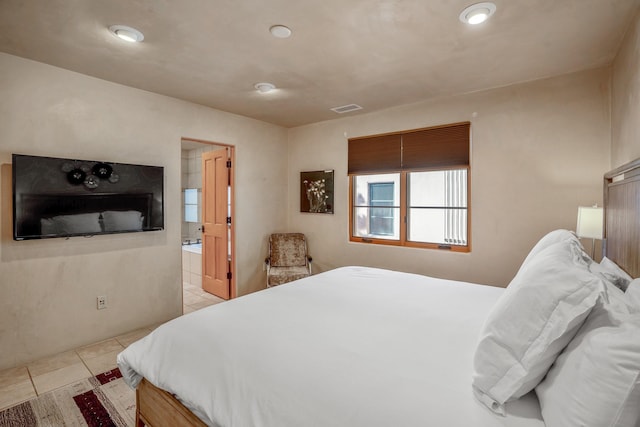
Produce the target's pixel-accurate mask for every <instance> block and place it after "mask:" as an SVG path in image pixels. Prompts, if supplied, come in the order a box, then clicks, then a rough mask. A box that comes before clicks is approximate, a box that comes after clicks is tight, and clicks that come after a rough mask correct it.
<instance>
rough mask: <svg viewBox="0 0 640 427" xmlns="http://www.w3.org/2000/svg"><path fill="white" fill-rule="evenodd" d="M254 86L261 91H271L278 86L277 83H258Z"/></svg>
mask: <svg viewBox="0 0 640 427" xmlns="http://www.w3.org/2000/svg"><path fill="white" fill-rule="evenodd" d="M253 87H255V88H256V89H257V90H258V92H260V93H267V92H271V91H272V90H274V89H275V88H276V87H275V85H273V84H271V83H256V84H255V85H253Z"/></svg>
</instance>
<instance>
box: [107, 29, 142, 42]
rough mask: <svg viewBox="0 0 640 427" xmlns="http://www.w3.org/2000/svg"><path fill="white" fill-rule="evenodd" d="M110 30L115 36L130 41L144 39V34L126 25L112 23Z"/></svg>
mask: <svg viewBox="0 0 640 427" xmlns="http://www.w3.org/2000/svg"><path fill="white" fill-rule="evenodd" d="M109 31H111V33H112V34H113V35H114V36H116V37H118V38H119V39H121V40H124V41H127V42H129V43H137V42H141V41H142V40H144V35H143V34H142V33H141V32H140V31H138V30H136V29H135V28H131V27H127V26H126V25H112V26H110V27H109Z"/></svg>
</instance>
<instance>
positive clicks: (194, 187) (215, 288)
mask: <svg viewBox="0 0 640 427" xmlns="http://www.w3.org/2000/svg"><path fill="white" fill-rule="evenodd" d="M181 148H182V159H181V160H182V163H181V180H182V185H181V188H182V192H181V203H182V209H181V211H182V224H181V234H182V283H183V308H184V312H185V313H187V312H190V311H194V310H197V309H200V308H202V307H205V306H207V305H211V304H215V303H216V302H221V301H224V300H226V299H230V298H234V297H235V296H236V291H235V277H234V276H235V274H234V272H235V259H234V258H235V257H234V243H235V242H234V235H235V233H234V221H233V216H234V215H233V212H234V209H233V194H234V176H233V175H234V174H233V166H234V147H232V146H228V145H223V144H216V143H213V142H208V141H201V140H193V139H183V140H182V147H181Z"/></svg>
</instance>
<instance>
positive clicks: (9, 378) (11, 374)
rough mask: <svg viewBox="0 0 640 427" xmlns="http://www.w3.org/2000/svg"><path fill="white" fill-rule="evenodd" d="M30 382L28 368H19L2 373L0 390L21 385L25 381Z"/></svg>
mask: <svg viewBox="0 0 640 427" xmlns="http://www.w3.org/2000/svg"><path fill="white" fill-rule="evenodd" d="M27 380H29V381H30V378H29V371H27V368H26V366H18V367H17V368H10V369H5V370H3V371H0V389H3V388H5V387H9V386H11V385H15V384H19V383H21V382H23V381H27Z"/></svg>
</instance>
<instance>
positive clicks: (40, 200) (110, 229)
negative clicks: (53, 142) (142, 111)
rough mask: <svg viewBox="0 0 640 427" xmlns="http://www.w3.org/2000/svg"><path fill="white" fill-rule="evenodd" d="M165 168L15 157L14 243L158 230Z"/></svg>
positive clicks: (162, 220)
mask: <svg viewBox="0 0 640 427" xmlns="http://www.w3.org/2000/svg"><path fill="white" fill-rule="evenodd" d="M163 193H164V168H163V167H161V166H145V165H132V164H125V163H113V162H106V161H98V160H78V159H59V158H54V157H40V156H28V155H22V154H13V238H14V240H26V239H44V238H50V237H72V236H93V235H97V234H112V233H129V232H138V231H152V230H162V229H163V228H164V202H163V199H164V194H163Z"/></svg>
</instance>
